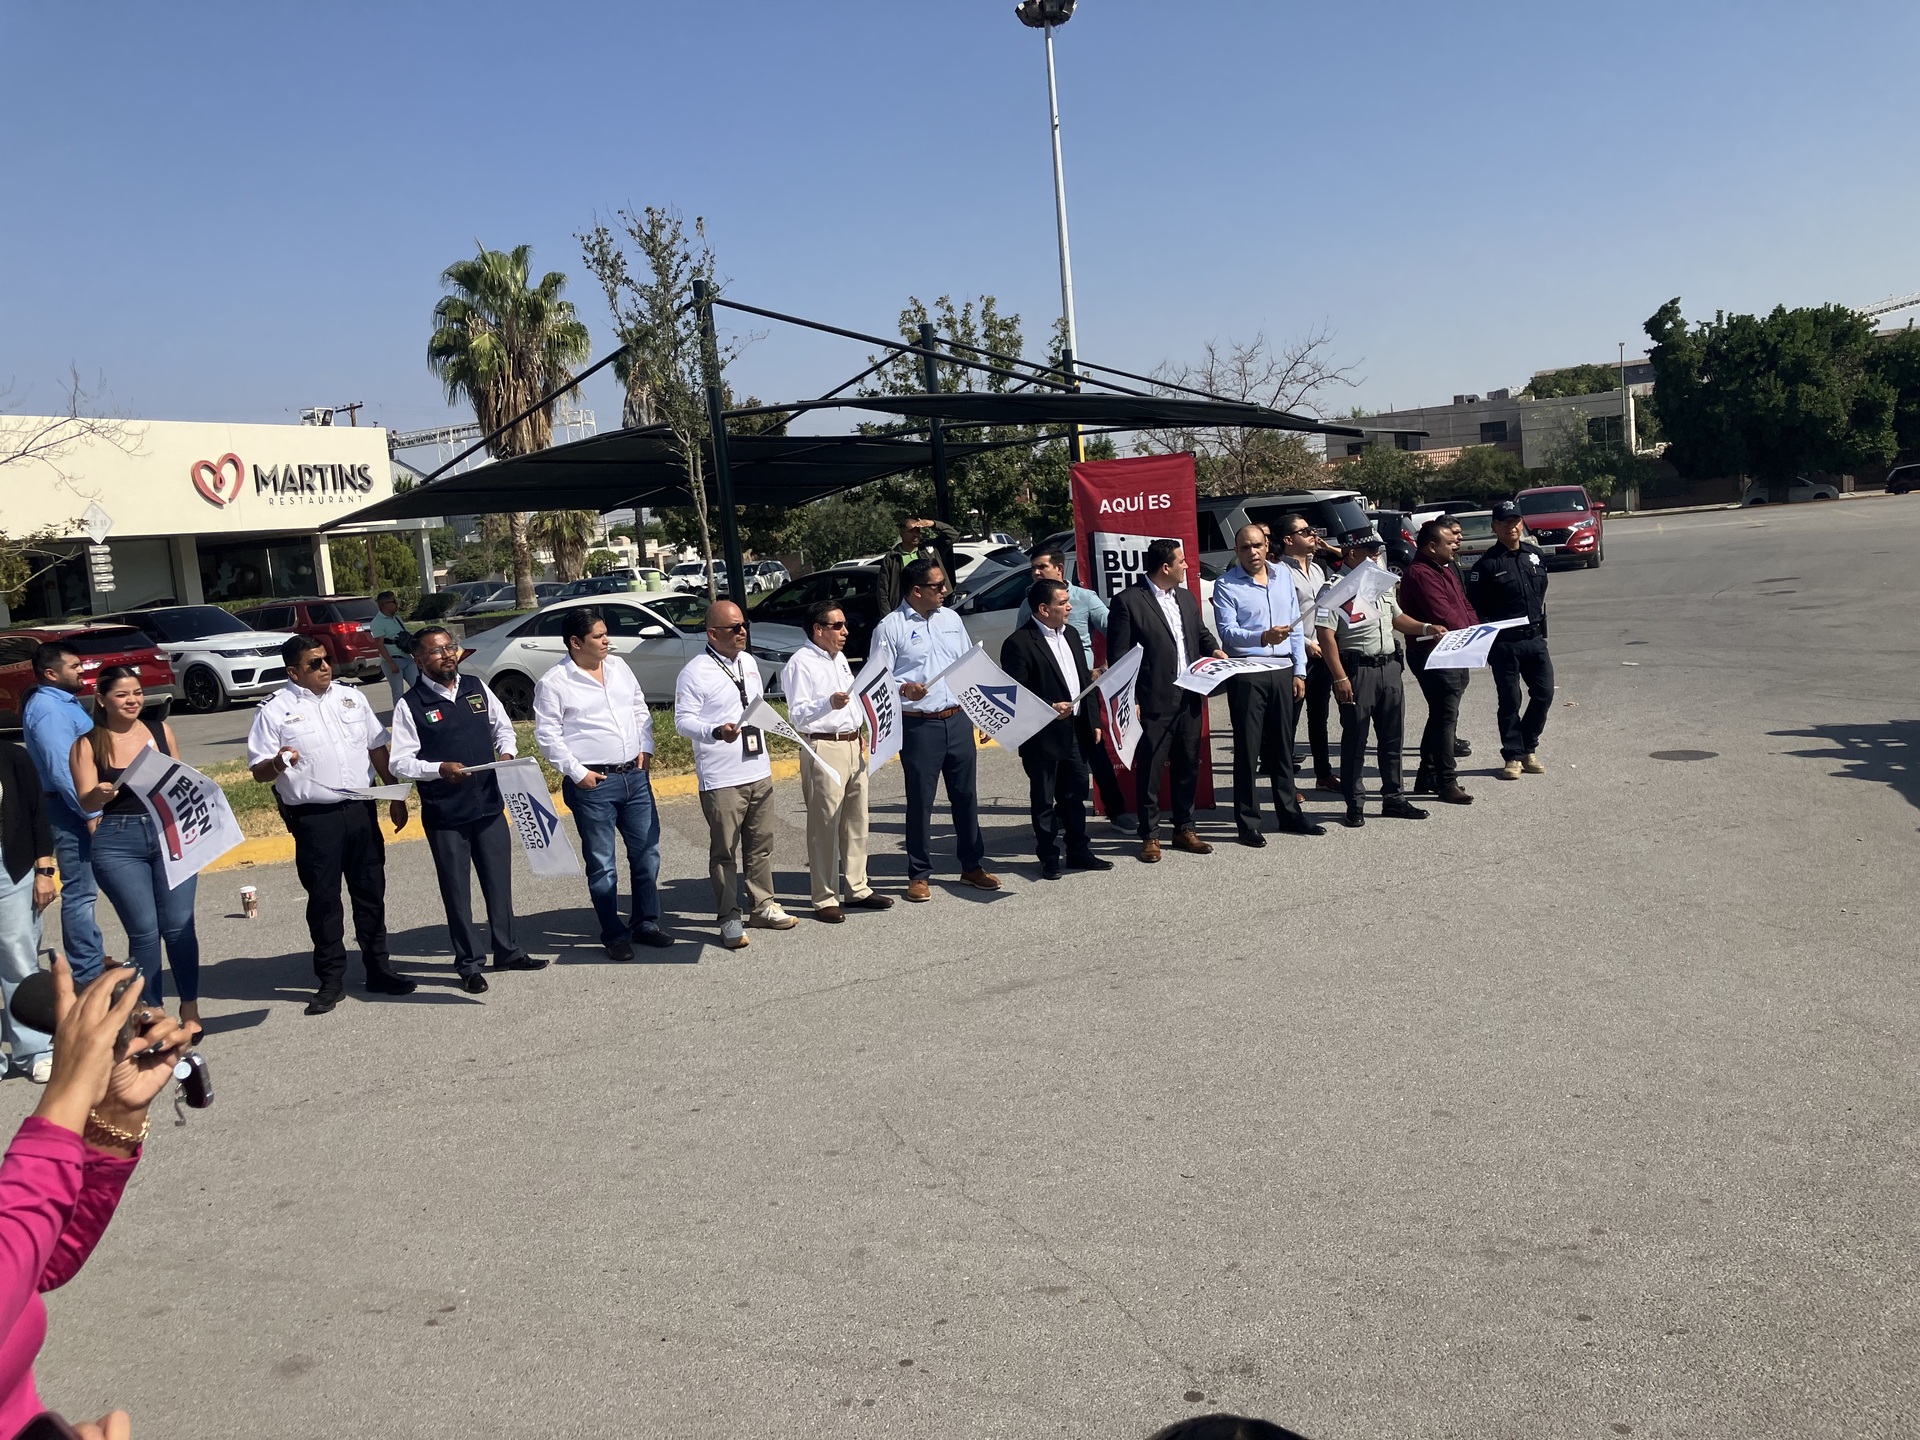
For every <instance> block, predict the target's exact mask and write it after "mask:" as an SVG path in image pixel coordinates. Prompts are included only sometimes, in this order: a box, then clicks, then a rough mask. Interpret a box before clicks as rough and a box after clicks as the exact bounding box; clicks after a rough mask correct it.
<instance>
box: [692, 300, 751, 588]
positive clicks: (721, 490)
mask: <svg viewBox="0 0 1920 1440" xmlns="http://www.w3.org/2000/svg"><path fill="white" fill-rule="evenodd" d="M693 303H694V304H695V305H697V306H699V307H700V368H701V370H702V372H704V373H705V375H706V379H707V428H708V429H710V430H712V431H713V489H714V499H715V502H716V504H717V505H718V506H719V510H720V540H721V544H722V546H723V547H724V549H725V551H726V557H727V598H728V599H729V600H731V601H733V603H734V604H736V605H738V606H739V607H740V609H741V610H742V611H743V612H744V611H745V610H746V608H747V565H746V561H745V560H744V559H743V558H742V557H741V554H740V516H739V514H738V513H737V512H736V510H735V509H734V504H733V466H732V465H731V464H730V463H729V461H728V459H727V415H726V411H727V400H726V393H725V391H723V390H722V389H721V386H720V342H719V340H718V339H717V338H716V337H715V335H714V329H713V299H712V297H711V296H710V295H709V294H708V290H707V282H706V281H705V280H695V281H694V282H693Z"/></svg>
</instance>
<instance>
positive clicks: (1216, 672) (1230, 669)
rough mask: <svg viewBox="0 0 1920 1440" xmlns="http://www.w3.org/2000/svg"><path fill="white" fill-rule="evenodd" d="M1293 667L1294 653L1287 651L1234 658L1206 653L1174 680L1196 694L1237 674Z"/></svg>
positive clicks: (1207, 692)
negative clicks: (1288, 653) (1229, 658)
mask: <svg viewBox="0 0 1920 1440" xmlns="http://www.w3.org/2000/svg"><path fill="white" fill-rule="evenodd" d="M1292 668H1293V657H1292V656H1290V655H1242V656H1241V657H1239V658H1238V659H1235V660H1220V659H1216V658H1215V657H1214V656H1211V655H1208V656H1205V657H1203V658H1202V659H1199V660H1196V661H1194V662H1193V663H1192V664H1191V665H1189V666H1187V668H1186V670H1185V672H1184V673H1182V674H1181V675H1180V676H1179V677H1178V678H1176V679H1175V680H1174V682H1173V683H1174V684H1175V685H1177V686H1179V687H1180V688H1181V689H1182V690H1191V691H1193V693H1194V694H1196V695H1211V694H1212V693H1213V692H1214V691H1215V690H1218V689H1219V688H1220V687H1221V686H1222V685H1224V684H1225V683H1226V682H1227V681H1229V680H1231V679H1232V678H1233V677H1234V676H1236V675H1252V674H1254V673H1255V672H1256V671H1260V670H1281V669H1286V670H1291V669H1292Z"/></svg>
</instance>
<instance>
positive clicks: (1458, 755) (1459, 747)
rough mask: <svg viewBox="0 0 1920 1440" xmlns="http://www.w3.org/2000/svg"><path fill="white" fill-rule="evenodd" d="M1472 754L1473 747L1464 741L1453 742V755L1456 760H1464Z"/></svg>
mask: <svg viewBox="0 0 1920 1440" xmlns="http://www.w3.org/2000/svg"><path fill="white" fill-rule="evenodd" d="M1472 753H1473V746H1471V745H1469V744H1468V743H1467V742H1466V741H1465V740H1455V741H1454V742H1453V755H1454V758H1455V759H1456V760H1459V759H1464V758H1465V757H1466V756H1468V755H1471V754H1472Z"/></svg>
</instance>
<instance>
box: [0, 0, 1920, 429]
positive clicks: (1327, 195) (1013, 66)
mask: <svg viewBox="0 0 1920 1440" xmlns="http://www.w3.org/2000/svg"><path fill="white" fill-rule="evenodd" d="M1917 49H1920V7H1915V6H1914V5H1912V4H1911V3H1910V0H1909V3H1904V4H1876V3H1860V4H1818V5H1808V4H1804V3H1799V4H1777V3H1755V0H1743V3H1739V4H1730V3H1706V0H1699V3H1689V0H1680V3H1672V0H1668V3H1661V4H1638V3H1620V4H1612V5H1605V6H1580V7H1573V6H1560V5H1548V6H1526V7H1522V6H1514V5H1492V4H1484V5H1467V4H1457V5H1433V4H1416V3H1375V4H1366V3H1346V4H1341V5H1320V6H1314V7H1308V6H1304V5H1298V4H1289V3H1278V0H1271V3H1270V0H1217V3H1212V4H1205V5H1202V4H1198V3H1195V0H1180V3H1172V0H1158V3H1153V0H1082V4H1081V6H1080V12H1079V14H1078V15H1077V16H1076V17H1075V19H1074V20H1073V22H1072V23H1071V24H1070V25H1068V26H1067V27H1066V28H1065V29H1064V30H1063V31H1061V32H1060V36H1059V65H1060V82H1061V104H1062V110H1063V133H1064V136H1065V145H1066V160H1067V182H1068V200H1069V205H1070V210H1071V219H1072V225H1073V238H1074V263H1075V282H1076V292H1077V300H1078V311H1079V320H1080V330H1081V349H1082V352H1083V353H1084V354H1085V355H1087V356H1088V357H1089V358H1092V359H1096V360H1105V361H1107V362H1108V363H1112V364H1117V365H1120V366H1124V367H1126V368H1134V369H1144V368H1147V367H1150V366H1152V365H1154V364H1155V363H1157V362H1158V361H1161V360H1163V359H1168V358H1174V359H1180V358H1190V357H1192V356H1193V355H1194V354H1195V353H1196V352H1197V351H1198V349H1199V347H1200V346H1201V345H1202V344H1203V343H1204V342H1205V341H1206V340H1207V339H1209V338H1219V339H1225V338H1228V337H1246V336H1250V335H1252V334H1253V333H1254V332H1255V331H1260V330H1264V331H1266V332H1267V333H1268V334H1269V335H1270V336H1274V337H1281V338H1284V337H1288V336H1292V335H1295V334H1298V333H1299V332H1301V331H1303V330H1305V329H1307V328H1308V327H1311V326H1315V325H1319V324H1322V323H1324V324H1326V325H1328V326H1330V327H1331V328H1332V329H1333V330H1334V331H1335V332H1336V335H1337V348H1338V352H1339V354H1340V356H1341V357H1342V358H1344V359H1346V360H1348V361H1352V362H1357V365H1358V373H1359V374H1360V375H1362V376H1364V377H1365V379H1364V383H1363V384H1362V385H1361V387H1360V388H1359V389H1358V390H1356V391H1353V392H1351V393H1350V394H1347V395H1343V396H1338V397H1335V399H1336V400H1337V401H1338V402H1339V403H1340V404H1341V406H1342V408H1344V406H1345V405H1347V404H1353V403H1363V404H1366V405H1367V406H1369V408H1382V407H1385V406H1386V405H1388V404H1398V405H1408V404H1417V403H1431V402H1435V401H1444V400H1445V399H1447V398H1448V397H1450V396H1451V395H1452V394H1453V393H1454V392H1455V391H1461V390H1475V391H1484V390H1486V389H1489V388H1492V387H1495V386H1498V385H1502V384H1506V383H1520V382H1523V381H1524V380H1525V378H1526V376H1527V375H1528V374H1529V373H1530V372H1531V371H1532V370H1534V369H1536V368H1540V367H1543V366H1550V365H1558V364H1570V363H1574V362H1579V361H1587V360H1604V359H1607V358H1609V357H1611V356H1613V355H1614V354H1615V344H1616V342H1617V341H1620V340H1625V341H1627V342H1628V344H1629V347H1630V348H1631V347H1634V346H1637V345H1640V344H1642V343H1643V336H1642V334H1641V331H1640V324H1641V322H1642V321H1643V320H1644V319H1645V318H1646V317H1647V316H1648V315H1650V314H1651V313H1652V312H1653V310H1654V309H1655V308H1656V307H1657V306H1659V305H1660V304H1661V303H1662V302H1663V301H1665V300H1666V299H1667V298H1668V297H1669V296H1673V295H1680V296H1683V297H1684V299H1685V303H1686V307H1687V310H1688V313H1689V314H1692V315H1706V314H1710V313H1711V312H1712V311H1713V310H1714V309H1716V308H1728V309H1736V310H1751V309H1766V308H1770V307H1771V306H1773V305H1774V304H1775V303H1778V302H1785V303H1787V304H1790V305H1791V304H1808V303H1820V302H1824V301H1828V300H1836V301H1844V302H1852V303H1861V302H1866V301H1871V300H1875V299H1879V298H1881V297H1883V296H1886V295H1888V294H1892V293H1897V292H1899V293H1903V292H1906V291H1911V290H1920V251H1916V247H1915V245H1914V241H1913V237H1914V235H1915V234H1916V233H1920V192H1917V191H1916V187H1915V185H1914V174H1913V170H1914V164H1915V161H1914V156H1915V145H1914V138H1913V137H1914V136H1915V134H1916V133H1920V125H1916V119H1917V118H1920V117H1917V116H1916V113H1915V112H1916V109H1920V98H1917V97H1916V93H1915V88H1914V87H1913V86H1912V85H1910V84H1908V83H1906V80H1905V78H1904V75H1905V71H1906V70H1907V69H1909V68H1910V66H1909V65H1908V63H1907V62H1908V60H1909V59H1910V57H1911V56H1912V55H1913V54H1914V53H1916V50H1917ZM0 62H4V72H3V73H4V74H5V77H6V80H5V84H4V86H0V129H4V133H5V134H6V135H7V137H8V138H7V143H6V147H5V153H6V169H7V172H8V173H7V178H6V180H5V181H4V195H5V199H4V202H0V273H4V277H5V278H4V281H0V383H4V382H6V381H7V380H9V379H10V380H11V381H12V384H13V393H12V396H11V397H10V399H9V400H8V401H7V402H6V404H7V408H10V409H14V410H22V409H25V410H38V409H43V408H46V407H47V406H49V405H51V404H52V403H54V402H55V401H56V400H57V398H58V396H59V394H60V382H61V379H62V377H63V376H64V374H65V372H66V369H67V367H68V365H69V364H72V365H76V366H77V367H78V368H79V370H80V372H81V373H82V375H83V376H84V377H86V378H87V380H88V381H89V382H91V381H92V380H93V379H94V377H103V378H104V382H105V392H106V403H107V404H108V405H109V406H110V407H111V408H113V409H115V410H117V411H118V412H119V413H123V414H128V415H133V416H139V417H144V418H154V419H163V418H179V419H224V420H247V421H275V420H289V421H291V420H294V419H297V418H298V412H299V409H300V407H301V406H303V405H309V404H315V403H323V402H324V403H335V402H341V401H347V400H364V401H365V402H366V404H367V410H366V412H365V415H364V416H363V420H371V422H373V423H376V424H384V425H389V426H396V427H410V426H417V425H430V424H438V423H444V422H445V421H448V420H450V419H465V418H469V417H467V416H466V415H464V414H463V413H460V412H456V411H452V410H449V409H448V407H447V406H446V405H445V403H444V400H443V397H442V396H441V394H440V392H439V389H438V386H437V384H436V383H435V382H434V381H433V379H432V378H431V377H430V375H429V374H428V372H427V369H426V363H425V359H424V352H425V344H426V338H427V334H428V329H429V314H430V311H431V309H432V306H433V303H434V300H435V298H436V297H437V296H438V294H439V293H440V291H439V285H438V276H439V273H440V271H441V269H442V268H443V267H444V266H445V265H446V264H447V263H448V262H449V261H451V260H454V259H457V258H459V257H461V256H462V255H463V254H467V253H471V250H472V247H473V244H474V241H475V240H476V239H478V240H480V241H482V242H484V243H485V244H487V245H488V246H493V247H506V246H510V245H513V244H515V243H519V242H529V243H531V244H532V245H533V247H534V253H535V260H536V263H537V264H539V265H540V266H541V268H556V269H560V270H564V271H566V272H567V273H568V274H569V275H570V276H572V277H573V285H572V292H571V293H572V295H573V298H574V300H575V301H576V303H577V304H578V305H579V308H580V312H581V315H582V317H583V318H584V319H586V320H587V322H588V324H589V325H590V327H591V328H592V330H593V332H594V342H595V352H596V354H598V353H601V352H602V351H604V350H605V349H606V348H609V346H610V344H611V342H610V341H609V339H608V335H609V331H608V327H607V323H606V317H605V314H604V308H603V305H602V302H601V300H600V297H599V295H598V293H597V292H596V291H595V290H594V289H593V288H592V286H591V283H590V281H589V279H588V277H587V276H586V275H585V272H584V270H583V269H582V267H581V265H580V258H579V246H578V244H577V242H576V241H575V240H574V239H573V236H574V233H575V232H576V231H578V230H580V229H582V228H584V227H585V226H587V225H588V224H590V223H591V222H592V221H593V219H594V218H595V216H596V215H597V214H605V213H606V212H608V211H609V210H610V209H611V208H612V207H614V206H616V205H623V204H632V205H635V206H638V205H641V204H646V203H654V204H670V205H674V206H678V207H679V208H680V209H682V210H683V211H684V212H685V213H686V214H687V215H689V216H692V215H695V214H700V215H704V216H705V217H706V218H707V222H708V225H709V228H710V233H711V236H712V239H713V242H714V244H715V247H716V249H717V250H718V252H719V254H720V257H721V263H722V270H723V273H724V274H725V275H726V276H727V277H728V279H729V280H730V282H731V287H732V293H733V294H734V295H735V296H737V297H738V298H740V299H744V300H750V301H754V302H758V303H763V304H768V305H771V306H774V307H776V308H781V309H786V310H792V311H797V312H800V313H803V314H808V315H812V316H817V317H820V318H823V319H829V320H833V321H836V322H838V323H841V324H844V325H848V326H850V327H852V328H856V329H865V330H870V331H879V332H886V331H889V330H890V329H891V325H892V321H893V318H894V317H895V316H896V315H897V313H898V311H899V309H900V307H901V305H902V304H903V302H904V301H905V299H906V297H907V296H908V295H909V294H919V295H922V296H933V295H938V294H942V293H951V294H954V295H956V296H960V295H975V294H980V293H983V292H991V293H993V294H995V295H997V296H999V297H1000V300H1001V302H1002V305H1003V307H1004V308H1007V309H1010V310H1016V311H1018V312H1019V313H1020V314H1021V316H1022V317H1023V318H1024V320H1025V322H1026V326H1027V333H1028V336H1029V340H1030V343H1031V345H1032V348H1034V349H1038V348H1039V342H1041V341H1042V340H1043V339H1044V337H1045V335H1046V333H1047V327H1048V325H1049V324H1050V323H1051V320H1052V318H1053V316H1054V315H1055V314H1056V313H1057V311H1058V306H1059V291H1058V281H1057V274H1056V270H1055V258H1054V241H1053V212H1052V200H1051V193H1050V172H1049V166H1048V157H1047V148H1046V129H1045V125H1046V110H1045V86H1044V73H1043V62H1042V52H1041V43H1040V39H1039V36H1038V35H1037V34H1036V33H1034V32H1030V31H1027V30H1025V29H1023V28H1022V27H1021V26H1020V25H1019V24H1018V23H1017V22H1016V21H1015V19H1014V18H1013V14H1012V4H1011V0H898V3H895V4H892V5H887V4H880V3H873V0H862V3H855V0H727V3H724V4H723V3H717V0H714V3H703V0H686V3H680V4H666V3H662V0H652V3H637V4H635V3H629V4H623V5H606V6H595V5H573V6H564V5H558V4H542V5H514V6H507V5H494V4H483V3H467V4H462V5H459V6H454V5H443V6H433V7H429V6H424V5H409V4H404V3H391V4H383V5H359V4H348V3H334V4H329V5H324V6H317V7H316V6H305V7H292V6H270V5H269V6H263V5H244V6H242V5H231V6H230V5H220V4H211V3H191V0H189V3H186V4H179V5H162V6H136V5H128V4H123V5H108V6H74V5H31V4H27V3H25V0H11V3H7V4H5V5H0ZM862 361H863V353H862V352H861V351H860V350H859V349H858V348H857V347H849V346H844V345H833V346H822V345H820V344H818V343H814V342H810V341H803V340H798V339H795V338H793V337H792V336H791V335H790V334H789V333H787V332H777V333H773V334H770V335H768V337H767V338H765V339H763V340H761V341H759V342H757V343H756V344H755V345H753V346H752V347H751V348H750V350H749V351H748V353H747V355H746V356H745V358H744V359H743V360H742V361H741V362H740V364H739V368H738V370H737V371H736V372H735V378H736V384H738V385H739V387H740V388H741V389H743V390H751V391H753V392H755V393H757V394H759V395H761V396H762V397H764V398H768V399H773V398H780V399H786V398H793V397H795V396H798V395H801V394H805V393H810V392H815V391H817V390H818V389H821V388H824V387H825V385H826V384H828V383H831V382H833V381H837V380H839V379H841V378H843V376H844V375H845V374H850V373H852V371H854V370H856V369H858V368H859V366H860V364H861V363H862ZM590 399H591V401H592V402H593V403H595V404H596V406H597V408H598V409H599V412H600V416H601V419H602V422H603V424H604V423H607V422H611V421H613V420H614V419H616V418H617V413H618V409H617V405H616V404H615V402H614V401H613V398H612V392H611V389H610V387H609V388H607V389H601V390H597V391H595V392H594V393H592V394H591V395H590Z"/></svg>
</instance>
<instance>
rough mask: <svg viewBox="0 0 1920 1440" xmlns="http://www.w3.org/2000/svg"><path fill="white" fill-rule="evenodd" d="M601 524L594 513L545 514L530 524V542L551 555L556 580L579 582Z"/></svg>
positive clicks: (557, 512) (545, 511) (580, 511)
mask: <svg viewBox="0 0 1920 1440" xmlns="http://www.w3.org/2000/svg"><path fill="white" fill-rule="evenodd" d="M599 522H600V516H599V515H598V514H597V513H596V512H595V511H592V510H542V511H540V512H539V513H538V514H536V515H535V516H534V517H533V518H532V519H531V520H530V521H528V522H527V539H528V540H529V541H531V542H532V543H533V544H535V545H538V546H540V547H541V548H542V549H544V550H548V551H550V552H552V554H553V569H554V576H553V578H554V579H556V580H578V579H579V578H580V577H581V575H583V574H584V573H586V563H587V551H588V550H590V549H592V548H593V538H594V532H595V531H596V530H597V529H599Z"/></svg>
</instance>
